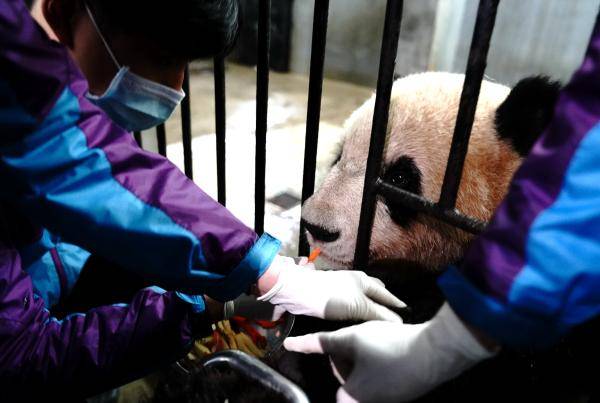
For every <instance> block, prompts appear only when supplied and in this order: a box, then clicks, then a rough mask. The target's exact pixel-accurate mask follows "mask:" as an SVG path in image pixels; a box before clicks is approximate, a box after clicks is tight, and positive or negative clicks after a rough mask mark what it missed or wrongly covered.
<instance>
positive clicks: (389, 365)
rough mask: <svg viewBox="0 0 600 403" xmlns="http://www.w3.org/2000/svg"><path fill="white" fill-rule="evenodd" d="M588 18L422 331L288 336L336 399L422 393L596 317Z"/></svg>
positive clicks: (596, 147)
mask: <svg viewBox="0 0 600 403" xmlns="http://www.w3.org/2000/svg"><path fill="white" fill-rule="evenodd" d="M599 152H600V19H599V18H598V17H597V19H596V24H595V27H594V29H593V32H592V35H591V40H590V43H589V46H588V49H587V52H586V55H585V58H584V60H583V64H582V65H581V67H580V68H579V70H578V71H576V72H575V74H574V75H573V77H572V79H571V81H570V83H569V84H568V85H567V86H566V87H565V88H564V90H563V91H562V92H561V95H560V97H559V100H558V103H557V106H556V108H555V112H554V117H553V120H552V121H551V123H550V125H549V127H548V128H547V129H546V131H545V132H544V134H543V135H542V136H541V138H540V139H539V140H538V142H537V143H536V144H535V146H534V148H533V149H532V151H531V153H530V155H529V157H528V158H527V159H526V160H525V161H524V163H523V165H522V166H521V168H520V169H519V170H518V172H517V173H516V174H515V177H514V179H513V181H512V184H511V186H510V189H509V192H508V194H507V196H506V198H505V200H504V201H503V203H502V204H501V205H500V206H499V208H498V210H497V212H496V214H495V215H494V217H493V219H492V221H491V222H490V224H489V225H488V227H487V229H486V230H485V231H484V233H483V234H482V235H481V236H479V237H478V238H477V239H476V240H475V241H474V242H473V244H472V245H471V246H470V248H469V250H468V251H467V253H466V256H465V257H464V260H463V262H462V264H461V267H460V269H457V268H455V267H450V268H448V269H447V270H446V272H445V273H444V274H443V275H442V276H441V278H440V279H439V286H440V287H441V289H442V291H443V292H444V294H445V296H446V298H447V302H446V303H445V304H444V305H443V306H442V308H441V309H440V311H439V312H438V313H437V314H436V315H435V317H434V318H433V319H432V320H430V321H428V322H426V323H423V324H417V325H407V324H401V323H386V322H380V321H372V322H367V323H364V324H360V325H357V326H352V327H348V328H344V329H341V330H339V331H336V332H332V333H320V334H309V335H304V336H299V337H295V338H288V339H287V340H286V341H285V347H286V348H287V349H288V350H292V351H298V352H304V353H321V354H323V353H327V354H329V355H330V357H331V359H332V362H333V364H334V370H335V371H334V372H335V373H336V374H337V376H338V379H340V381H341V382H342V383H343V386H342V387H341V388H340V389H339V390H338V394H337V398H338V401H341V402H348V401H357V400H358V401H360V402H400V401H408V400H411V399H414V398H416V397H418V396H421V395H423V394H424V393H426V392H428V391H429V390H431V389H433V388H434V387H436V386H437V385H439V384H441V383H443V382H445V381H447V380H449V379H451V378H453V377H455V376H457V375H458V374H460V373H461V372H463V371H465V370H466V369H468V368H470V367H472V366H473V365H475V364H476V363H478V362H480V361H482V360H485V359H487V358H489V357H491V356H493V355H494V354H495V353H496V352H497V351H498V349H499V348H500V346H511V347H516V348H519V347H521V348H522V347H527V348H545V347H548V346H551V345H553V344H555V343H556V342H557V341H559V339H560V338H561V337H563V336H565V335H566V334H567V333H568V332H569V331H571V330H573V329H574V328H575V327H576V326H578V325H581V324H583V323H584V322H586V321H589V320H591V319H592V318H594V317H596V316H597V315H598V314H600V292H599V290H600V270H599V268H598V267H599V266H598V261H600V231H599V230H598V229H599V228H600V190H599V188H598V184H599V183H600V162H599V159H598V153H599Z"/></svg>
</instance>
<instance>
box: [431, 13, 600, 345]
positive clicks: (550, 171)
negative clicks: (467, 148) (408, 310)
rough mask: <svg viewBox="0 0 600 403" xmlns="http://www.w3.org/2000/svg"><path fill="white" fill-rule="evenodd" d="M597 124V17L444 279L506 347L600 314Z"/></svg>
mask: <svg viewBox="0 0 600 403" xmlns="http://www.w3.org/2000/svg"><path fill="white" fill-rule="evenodd" d="M599 122H600V23H599V22H598V20H597V22H596V27H595V29H594V31H593V33H592V38H591V41H590V45H589V47H588V51H587V54H586V56H585V60H584V62H583V64H582V66H581V68H580V69H579V70H578V71H577V72H576V73H575V74H574V76H573V78H572V80H571V82H570V83H569V84H568V85H567V86H566V87H565V89H564V90H563V92H562V93H561V95H560V98H559V101H558V104H557V106H556V109H555V115H554V118H553V120H552V122H551V123H550V126H549V127H548V128H547V130H546V131H545V133H544V134H543V135H542V137H541V138H540V140H539V141H538V142H537V143H536V144H535V146H534V148H533V149H532V151H531V153H530V155H529V157H528V158H527V159H526V160H525V162H524V163H523V165H522V166H521V168H520V169H519V170H518V172H517V173H516V174H515V177H514V179H513V182H512V184H511V187H510V190H509V193H508V195H507V197H506V199H505V201H504V202H503V203H502V204H501V205H500V207H499V208H498V210H497V212H496V214H495V216H494V218H493V220H492V221H491V223H490V224H489V226H488V228H487V229H486V231H485V232H484V233H483V234H482V235H481V236H480V237H479V238H477V239H476V240H475V241H474V242H473V244H472V246H471V247H470V249H469V251H468V252H467V255H466V257H465V259H464V262H463V264H462V267H461V268H460V270H458V269H456V268H451V269H449V270H448V271H447V272H446V273H445V274H444V275H443V276H442V277H441V279H440V286H441V288H442V290H443V291H444V293H445V295H446V297H447V299H448V301H449V303H450V304H451V305H452V308H453V309H454V310H455V311H456V312H457V313H458V315H459V316H460V317H462V318H463V319H464V320H465V321H467V322H468V323H470V324H471V325H473V326H475V327H477V328H479V329H480V330H482V331H483V332H484V333H486V334H487V335H489V336H490V337H492V338H494V339H496V340H498V341H499V342H501V343H503V344H509V345H515V346H523V345H527V346H529V345H541V346H544V345H548V344H551V343H553V342H555V341H556V340H557V339H558V338H560V337H561V336H562V335H564V334H565V333H566V332H567V331H569V329H571V328H572V327H574V326H575V325H577V324H580V323H582V322H584V321H586V320H588V319H590V318H592V317H593V316H596V315H598V314H600V295H599V294H598V289H599V288H600V270H599V269H598V262H599V261H600V191H599V188H598V183H600V160H599V159H598V154H599V152H600V124H599ZM517 329H518V331H517Z"/></svg>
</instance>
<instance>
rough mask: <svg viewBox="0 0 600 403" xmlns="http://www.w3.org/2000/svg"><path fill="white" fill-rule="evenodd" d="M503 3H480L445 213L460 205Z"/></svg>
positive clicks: (447, 181) (444, 192) (450, 160)
mask: <svg viewBox="0 0 600 403" xmlns="http://www.w3.org/2000/svg"><path fill="white" fill-rule="evenodd" d="M499 1H500V0H481V1H480V2H479V8H478V10H477V19H476V20H475V29H474V31H473V39H472V40H471V49H470V51H469V59H468V62H467V69H466V71H465V82H464V85H463V90H462V93H461V96H460V103H459V107H458V114H457V116H456V124H455V126H454V135H453V137H452V145H451V146H450V153H449V154H448V164H447V165H446V173H445V175H444V182H443V184H442V192H441V194H440V200H439V204H440V206H441V207H442V208H445V209H453V208H454V206H455V205H456V197H457V195H458V187H459V185H460V180H461V177H462V170H463V166H464V162H465V157H466V156H467V151H468V148H469V138H470V137H471V129H472V128H473V121H474V119H475V110H476V108H477V100H478V99H479V91H480V89H481V82H482V80H483V74H484V72H485V67H486V65H487V54H488V50H489V48H490V41H491V39H492V31H493V30H494V22H495V20H496V11H497V10H498V3H499Z"/></svg>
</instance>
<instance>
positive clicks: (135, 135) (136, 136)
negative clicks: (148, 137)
mask: <svg viewBox="0 0 600 403" xmlns="http://www.w3.org/2000/svg"><path fill="white" fill-rule="evenodd" d="M133 138H134V139H135V142H136V143H138V146H140V147H141V146H142V132H140V131H135V132H133Z"/></svg>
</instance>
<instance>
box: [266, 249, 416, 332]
mask: <svg viewBox="0 0 600 403" xmlns="http://www.w3.org/2000/svg"><path fill="white" fill-rule="evenodd" d="M271 266H272V268H273V269H275V270H278V271H279V278H278V279H277V282H276V283H275V285H274V286H273V287H272V288H271V289H270V290H269V291H268V292H267V293H266V294H264V295H262V296H261V297H259V298H258V299H259V300H261V301H269V302H270V303H272V304H274V305H277V306H279V307H281V308H283V309H285V310H286V311H288V312H290V313H293V314H296V315H309V316H314V317H317V318H322V319H337V320H372V319H379V320H387V321H394V322H402V319H401V318H400V317H399V316H398V315H396V314H395V313H394V312H392V311H390V310H389V309H388V308H386V307H385V306H384V305H387V306H392V307H397V308H403V307H405V306H406V304H404V302H402V301H400V300H399V299H398V298H396V297H394V295H392V293H390V292H389V291H388V290H386V289H385V286H384V284H383V283H382V282H381V281H380V280H378V279H376V278H373V277H369V276H367V275H366V274H365V273H363V272H361V271H350V270H339V271H323V270H315V269H314V266H313V265H298V264H296V263H295V262H294V260H293V259H292V258H289V257H283V256H277V257H276V258H275V260H274V261H273V263H272V264H271Z"/></svg>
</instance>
